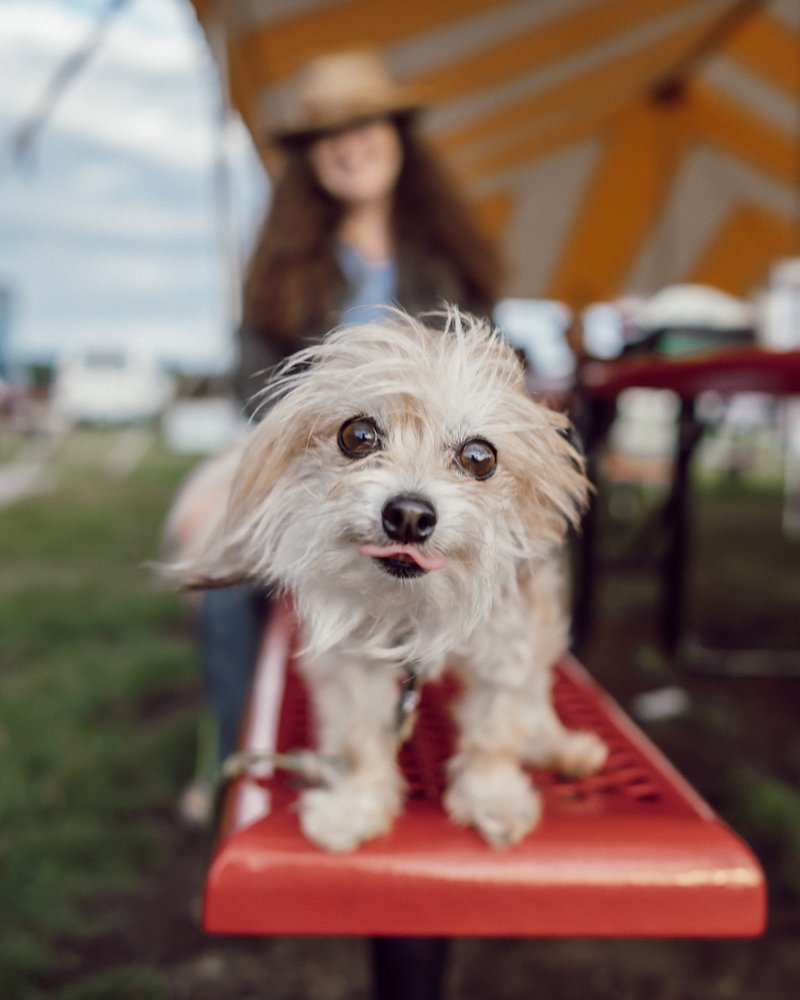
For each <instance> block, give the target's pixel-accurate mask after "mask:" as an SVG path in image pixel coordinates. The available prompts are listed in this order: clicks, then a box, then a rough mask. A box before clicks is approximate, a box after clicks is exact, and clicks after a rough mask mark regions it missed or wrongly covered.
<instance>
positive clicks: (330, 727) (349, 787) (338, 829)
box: [300, 652, 403, 851]
mask: <svg viewBox="0 0 800 1000" xmlns="http://www.w3.org/2000/svg"><path fill="white" fill-rule="evenodd" d="M304 673H305V675H306V679H307V681H308V687H309V692H310V696H311V700H312V704H313V709H314V714H315V721H316V727H317V744H318V749H319V751H320V753H321V754H324V755H325V756H329V757H332V758H334V759H335V761H336V762H337V764H338V767H337V768H336V770H335V772H334V774H335V776H334V777H332V779H331V782H330V784H329V785H327V786H326V787H323V788H314V789H311V790H309V791H307V792H305V793H304V794H303V795H302V797H301V800H300V822H301V826H302V828H303V832H304V833H305V835H306V836H307V837H308V838H309V839H310V840H313V841H314V842H315V843H316V844H319V846H320V847H324V848H325V849H327V850H329V851H351V850H353V849H354V848H356V847H358V845H359V844H360V843H362V842H363V841H365V840H370V839H372V838H373V837H377V836H379V835H380V834H382V833H386V832H388V830H389V829H390V828H391V826H392V823H393V822H394V820H395V818H396V816H397V815H398V813H399V812H400V810H401V807H402V801H403V781H402V777H401V774H400V770H399V768H398V765H397V762H396V759H395V741H396V732H395V706H396V702H397V680H396V677H395V672H394V670H393V669H392V668H391V666H390V665H388V664H386V663H371V662H359V661H357V660H354V658H353V657H352V655H351V654H348V655H337V654H336V653H335V652H334V653H327V654H325V655H324V656H320V657H317V658H315V659H313V660H311V661H309V662H308V663H306V664H305V667H304Z"/></svg>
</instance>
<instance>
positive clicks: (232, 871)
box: [204, 606, 766, 937]
mask: <svg viewBox="0 0 800 1000" xmlns="http://www.w3.org/2000/svg"><path fill="white" fill-rule="evenodd" d="M293 631H294V622H293V618H292V614H291V611H290V610H289V608H288V607H287V606H281V607H279V608H278V609H277V611H276V613H275V615H274V617H273V619H272V622H271V625H270V628H269V630H268V632H267V634H266V636H265V643H264V647H263V650H262V656H261V659H260V663H259V667H258V670H257V675H256V679H255V685H254V690H253V695H252V699H251V709H250V715H249V720H248V724H247V726H246V734H245V738H244V748H245V749H250V750H254V751H263V750H274V749H278V750H288V749H295V748H297V747H303V746H308V737H307V731H308V726H307V715H308V713H307V705H306V699H305V694H304V691H303V688H302V685H301V683H300V681H299V680H298V678H297V675H296V673H295V671H294V670H293V669H292V647H293ZM451 695H452V686H451V685H448V684H447V683H446V682H443V683H442V684H441V685H438V686H428V687H426V688H425V690H424V694H423V699H422V705H421V709H420V716H419V719H418V722H417V728H416V733H415V736H414V739H413V741H412V742H410V743H408V744H406V747H405V748H404V750H403V752H402V763H403V767H404V770H405V773H406V776H407V779H408V782H409V799H408V803H407V806H406V809H405V812H404V814H403V816H402V817H401V818H400V819H399V820H398V821H397V823H396V825H395V827H394V829H393V831H392V833H391V834H389V835H388V836H385V837H382V838H380V839H378V840H375V841H373V842H371V843H369V844H366V845H364V846H362V847H361V848H360V849H359V850H357V851H355V852H353V853H351V854H344V855H331V854H328V853H325V852H324V851H321V850H319V849H318V848H316V847H314V846H313V845H312V844H310V843H308V842H307V841H306V840H305V839H304V838H303V836H302V834H301V833H300V830H299V825H298V821H297V815H296V811H295V808H294V803H295V798H296V790H295V789H294V788H293V787H292V784H293V783H292V779H291V778H289V777H287V775H285V774H273V775H271V776H270V775H266V776H262V777H258V778H255V777H250V776H248V777H246V778H241V779H237V780H236V781H235V782H234V783H233V784H232V786H231V788H230V790H229V792H228V794H227V796H226V802H225V806H224V811H223V816H222V821H221V826H220V834H219V841H218V847H217V850H216V854H215V856H214V858H213V861H212V864H211V866H210V870H209V873H208V878H207V884H206V893H205V907H204V924H205V928H206V930H208V931H210V932H212V933H222V934H257V935H267V934H269V935H273V934H333V935H368V936H380V935H397V936H418V935H434V936H435V935H446V936H465V935H480V936H659V937H662V936H665V937H686V936H704V937H705V936H707V937H728V936H732V937H735V936H749V935H755V934H758V933H759V932H760V931H761V930H762V929H763V926H764V920H765V908H766V906H765V884H764V878H763V874H762V872H761V870H760V868H759V866H758V863H757V862H756V860H755V859H754V857H753V856H752V854H751V852H750V850H749V849H748V848H747V847H746V845H744V844H743V843H742V842H741V841H740V840H739V839H738V838H737V837H736V836H735V834H733V833H732V832H731V831H730V830H729V829H728V828H727V827H726V826H725V825H724V824H723V823H722V821H721V820H720V819H719V818H718V817H717V816H716V815H715V814H714V813H713V811H712V810H711V809H710V808H709V807H708V806H707V805H706V804H705V803H704V802H703V800H702V799H701V798H700V797H699V796H698V795H697V794H696V793H695V792H694V791H693V789H692V788H691V787H690V786H689V785H688V784H687V783H686V782H685V781H684V780H683V779H682V778H681V777H680V775H678V774H677V773H676V772H675V770H674V769H673V768H672V767H671V765H670V764H669V763H668V762H667V761H666V760H665V759H664V758H663V756H662V755H661V754H660V753H659V752H658V751H657V750H656V749H655V748H654V747H653V746H652V744H650V742H649V741H648V740H647V739H646V738H645V737H644V736H643V734H642V733H641V732H640V731H639V730H638V729H637V728H636V727H635V726H634V725H633V724H632V723H631V722H630V720H629V719H628V718H627V716H626V715H625V714H624V713H623V712H622V711H621V710H620V709H619V708H618V707H617V706H616V705H615V704H614V703H613V702H612V701H611V700H610V699H609V698H608V697H607V696H606V695H605V694H604V693H603V692H602V691H601V690H600V689H598V687H597V686H596V685H595V684H594V683H593V682H592V681H591V680H590V679H589V678H588V677H587V675H586V674H585V673H584V671H583V669H582V668H581V667H580V666H579V664H578V663H577V662H576V661H575V660H573V659H571V658H566V659H564V660H563V661H562V662H561V663H559V664H558V667H557V680H556V684H555V699H556V705H557V708H558V711H559V713H560V715H561V717H562V719H563V720H564V722H565V723H566V724H567V725H569V726H571V727H574V728H585V727H589V728H591V729H593V730H594V731H595V732H597V733H599V734H600V735H601V736H602V737H603V739H604V740H606V742H607V743H608V745H609V747H610V751H611V752H610V757H609V760H608V762H607V764H606V766H605V768H604V769H603V771H602V772H601V773H600V774H598V775H595V776H593V777H591V778H588V779H583V780H578V781H567V780H563V779H559V778H558V777H557V776H555V775H553V774H552V773H550V772H533V773H532V778H533V780H535V782H536V784H537V785H538V786H539V787H540V789H541V790H542V793H543V796H544V802H545V808H544V817H543V819H542V822H541V823H540V825H539V827H538V828H537V829H536V830H535V831H534V832H533V833H532V834H531V835H530V836H528V837H527V838H526V839H525V840H524V841H523V842H522V843H521V844H519V845H518V846H516V847H513V848H511V849H509V850H503V851H498V850H493V849H492V848H490V847H488V846H486V844H485V843H484V842H483V841H482V840H481V839H480V837H479V836H478V835H477V834H476V833H474V832H472V831H470V830H465V829H461V828H459V827H457V826H455V825H454V824H453V823H451V822H450V821H449V820H448V818H447V817H446V815H445V814H444V812H443V811H442V808H441V804H440V797H441V792H442V787H443V774H444V762H445V760H446V758H447V756H448V753H449V751H450V747H451V744H452V727H451V724H450V722H449V718H448V713H447V701H448V698H449V697H450V696H451Z"/></svg>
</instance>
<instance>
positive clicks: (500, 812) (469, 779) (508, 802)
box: [445, 760, 542, 847]
mask: <svg viewBox="0 0 800 1000" xmlns="http://www.w3.org/2000/svg"><path fill="white" fill-rule="evenodd" d="M455 771H456V773H455V776H454V778H453V781H452V782H451V784H450V787H449V788H448V790H447V792H446V794H445V808H446V809H447V812H448V813H449V815H450V818H451V819H453V820H454V821H455V822H456V823H459V824H460V825H461V826H474V827H475V828H476V829H477V830H478V832H479V833H480V834H481V835H482V836H483V837H484V838H485V839H486V840H487V841H488V842H489V843H490V844H491V845H492V846H493V847H509V846H511V845H512V844H516V843H518V842H519V841H520V840H522V838H523V837H524V836H525V835H526V834H527V833H529V832H530V831H531V830H532V829H533V828H534V827H535V826H536V824H537V823H538V821H539V817H540V816H541V811H542V810H541V804H540V800H539V795H538V793H537V791H536V789H535V788H534V787H533V786H532V784H531V781H530V778H528V776H527V775H526V774H525V773H524V772H523V771H521V770H520V768H519V767H517V765H516V764H514V763H512V762H509V761H508V760H504V761H500V762H487V761H483V762H481V763H480V764H476V763H472V764H469V765H467V766H464V767H463V769H462V768H456V769H455Z"/></svg>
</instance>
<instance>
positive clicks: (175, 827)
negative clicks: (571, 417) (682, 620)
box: [54, 622, 800, 1000]
mask: <svg viewBox="0 0 800 1000" xmlns="http://www.w3.org/2000/svg"><path fill="white" fill-rule="evenodd" d="M612 624H613V623H612ZM620 625H621V623H619V622H617V623H616V625H615V626H614V627H611V628H609V629H607V630H605V631H604V632H603V633H602V634H601V635H600V636H599V637H598V638H597V640H596V641H595V642H594V643H593V644H592V646H591V647H590V649H589V650H587V652H586V655H585V656H584V662H585V663H586V664H587V665H588V666H589V667H590V668H592V670H593V673H594V674H595V676H596V678H597V679H598V680H599V681H600V682H601V683H602V684H603V685H604V686H605V687H606V688H607V690H609V691H610V692H611V693H612V694H613V695H614V697H615V698H616V699H617V700H618V701H620V702H621V703H622V704H623V706H628V705H629V704H630V703H631V699H632V698H633V697H634V696H635V695H636V694H637V693H638V692H639V691H641V690H642V689H644V688H647V687H650V688H652V687H658V686H659V685H661V684H663V683H664V681H665V679H666V680H669V681H670V682H674V681H675V680H676V679H677V681H678V683H679V684H680V686H681V687H682V688H683V689H684V690H685V691H686V692H687V693H688V695H689V697H690V700H691V704H692V705H693V706H694V710H693V711H692V712H690V713H689V715H688V716H683V717H681V718H677V719H666V720H661V721H658V722H654V723H651V724H650V725H649V726H648V728H647V731H648V733H649V735H650V737H651V738H652V739H653V740H654V741H656V742H657V743H658V744H660V745H661V747H662V749H664V750H665V751H666V753H667V755H668V756H669V757H670V758H671V759H672V761H673V762H674V763H675V764H676V765H677V766H678V768H679V769H680V770H681V771H682V772H683V773H684V774H685V775H686V776H687V777H688V778H689V779H690V781H692V782H693V783H694V785H695V787H697V788H698V789H699V790H700V791H701V792H702V793H703V795H704V796H705V797H706V798H707V799H708V800H709V801H710V802H711V803H712V805H714V806H715V808H717V809H718V811H720V812H721V813H722V815H723V816H725V817H726V818H727V819H728V821H729V822H732V824H733V825H734V826H736V822H737V819H738V814H737V815H726V812H728V813H731V812H732V811H733V812H734V813H736V810H737V809H738V806H737V805H736V802H737V799H736V795H735V794H733V795H732V794H731V791H730V780H731V775H736V774H737V773H738V770H737V768H738V766H739V764H740V763H741V764H742V766H748V767H753V766H756V767H759V768H763V769H764V770H765V771H767V772H768V773H769V774H771V775H773V776H777V777H779V778H780V779H781V780H784V781H786V782H795V783H796V782H797V778H798V774H797V770H798V767H800V732H798V727H797V713H796V705H797V695H798V684H800V678H784V679H779V678H778V679H775V678H772V679H770V678H763V679H758V680H746V679H730V678H709V677H700V676H693V675H690V674H685V675H681V676H679V677H677V678H675V677H673V678H671V679H670V678H664V677H662V676H660V675H659V676H657V677H649V676H648V675H647V672H646V671H642V670H641V669H639V668H636V667H633V668H632V667H631V661H630V655H629V653H626V652H625V651H624V650H623V649H622V648H621V647H620V636H624V638H625V649H626V650H628V651H629V650H631V649H636V648H639V649H641V648H642V647H646V645H647V642H648V638H647V636H645V635H642V636H641V637H640V639H639V641H637V636H636V630H637V628H638V627H640V626H639V625H637V624H636V623H630V622H629V623H627V624H626V626H625V627H624V628H622V627H620ZM154 821H156V822H158V823H159V824H160V827H161V830H162V833H163V840H164V843H165V844H166V845H168V861H167V863H166V864H165V865H164V866H163V867H162V868H161V869H160V870H159V871H157V872H153V873H152V875H151V876H150V877H149V878H148V879H147V880H146V881H145V882H143V884H142V885H141V887H140V889H139V891H137V892H136V893H135V894H128V895H117V896H113V897H110V898H108V899H105V900H102V901H98V902H97V904H96V906H95V907H94V908H93V911H92V916H93V917H95V918H96V920H97V923H98V925H99V926H102V927H103V928H105V930H104V933H103V934H102V936H101V937H99V938H97V939H95V940H93V941H92V943H91V946H90V947H87V944H86V942H83V943H80V944H79V943H76V942H73V943H69V942H65V943H64V944H63V948H62V950H61V952H60V954H59V956H58V964H59V970H60V971H59V975H58V978H59V980H60V982H62V983H63V982H64V981H71V982H75V981H76V980H78V979H80V978H81V974H84V975H85V974H88V973H89V972H90V971H94V972H96V971H97V970H99V969H102V968H104V967H110V966H113V965H120V964H126V963H146V964H148V965H150V966H151V967H153V968H155V969H158V970H160V971H161V972H162V973H164V974H165V975H166V976H167V978H168V980H169V982H170V983H171V995H172V996H173V997H174V998H175V1000H196V998H202V1000H257V998H269V1000H364V998H367V997H369V996H370V995H371V991H370V973H369V954H370V953H369V944H368V942H365V941H363V940H360V939H346V938H345V939H337V938H327V939H323V938H272V939H264V940H260V939H242V938H220V937H207V936H205V935H204V934H203V933H202V932H201V930H200V929H199V914H200V908H201V893H202V885H203V875H204V870H205V866H206V863H207V859H208V852H209V850H210V842H209V838H208V837H207V836H206V835H204V834H199V833H197V832H191V831H188V830H185V829H182V828H181V827H180V825H179V824H177V823H176V822H175V819H174V817H173V816H172V815H171V814H165V815H163V816H159V817H154ZM747 823H749V820H747V822H746V823H745V825H747ZM754 829H755V827H754ZM740 832H742V831H741V830H740ZM748 832H749V830H748ZM795 836H796V837H798V836H800V834H798V833H797V832H796V831H795ZM750 839H751V843H753V846H754V848H755V849H756V852H757V853H758V855H759V857H760V860H761V862H762V864H763V865H764V867H765V870H766V872H767V876H768V880H769V885H770V918H769V928H768V930H767V933H766V934H765V935H764V936H763V937H761V938H758V939H755V940H744V941H739V940H733V941H698V940H688V941H663V940H457V941H453V942H451V944H450V952H449V960H448V965H447V978H446V990H445V997H446V1000H512V998H513V1000H517V998H528V997H531V998H532V997H536V998H547V1000H573V998H574V1000H594V998H597V1000H600V998H603V1000H611V998H613V1000H634V998H636V1000H739V998H741V1000H745V998H746V1000H797V997H798V996H800V899H799V898H798V891H797V885H796V884H794V885H791V884H789V882H790V880H787V878H786V866H785V859H784V858H783V857H782V856H781V853H780V849H779V845H776V844H775V843H774V842H773V841H771V840H770V838H769V837H768V836H765V837H763V838H762V837H760V836H759V835H756V836H755V840H754V838H753V837H751V838H750ZM54 985H55V984H54ZM93 995H94V994H93ZM117 995H118V994H117ZM131 995H132V996H134V995H138V994H136V993H132V994H131Z"/></svg>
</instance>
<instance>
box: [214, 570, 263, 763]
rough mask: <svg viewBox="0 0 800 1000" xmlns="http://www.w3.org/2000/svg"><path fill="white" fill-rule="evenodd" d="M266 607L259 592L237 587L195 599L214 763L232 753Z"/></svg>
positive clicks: (237, 738)
mask: <svg viewBox="0 0 800 1000" xmlns="http://www.w3.org/2000/svg"><path fill="white" fill-rule="evenodd" d="M268 609H269V599H268V597H267V596H266V595H265V594H264V593H263V591H258V590H254V589H253V588H251V587H248V586H243V585H242V586H235V587H222V588H221V589H219V590H207V591H206V592H205V593H204V594H203V595H202V598H201V601H200V622H199V630H200V661H201V665H202V668H203V675H204V677H205V682H206V689H207V691H208V697H209V700H210V702H211V709H212V712H213V714H214V717H215V719H216V722H217V725H218V730H219V732H218V739H219V744H218V755H219V760H220V761H223V760H225V758H226V757H228V756H229V755H230V754H232V753H233V752H234V751H235V750H236V746H237V743H238V740H239V730H240V729H241V725H242V718H243V716H244V710H245V706H246V704H247V696H248V694H249V692H250V682H251V680H252V676H253V668H254V667H255V662H256V656H257V654H258V647H259V642H260V639H261V632H262V629H263V626H264V622H265V620H266V615H267V611H268Z"/></svg>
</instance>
